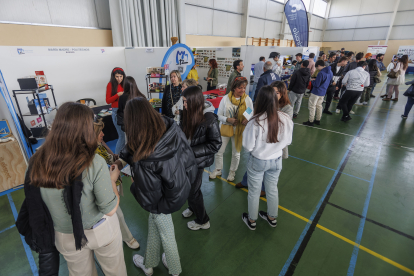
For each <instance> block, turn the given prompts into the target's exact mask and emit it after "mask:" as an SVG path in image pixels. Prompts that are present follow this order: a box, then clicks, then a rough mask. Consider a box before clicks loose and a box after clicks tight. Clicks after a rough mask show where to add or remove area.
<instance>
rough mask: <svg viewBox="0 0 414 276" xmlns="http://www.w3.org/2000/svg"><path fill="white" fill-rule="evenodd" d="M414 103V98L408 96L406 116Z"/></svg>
mask: <svg viewBox="0 0 414 276" xmlns="http://www.w3.org/2000/svg"><path fill="white" fill-rule="evenodd" d="M413 105H414V98H412V97H407V103H406V105H405V110H404V116H406V117H407V116H408V113H410V111H411V108H412V107H413Z"/></svg>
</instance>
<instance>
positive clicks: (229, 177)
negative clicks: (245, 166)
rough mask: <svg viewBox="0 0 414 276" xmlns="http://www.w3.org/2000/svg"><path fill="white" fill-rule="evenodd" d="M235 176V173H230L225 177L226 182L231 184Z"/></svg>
mask: <svg viewBox="0 0 414 276" xmlns="http://www.w3.org/2000/svg"><path fill="white" fill-rule="evenodd" d="M235 176H236V172H235V171H230V172H229V176H227V180H228V181H230V182H233V181H234V177H235Z"/></svg>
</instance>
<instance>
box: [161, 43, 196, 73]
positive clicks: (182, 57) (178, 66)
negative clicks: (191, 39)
mask: <svg viewBox="0 0 414 276" xmlns="http://www.w3.org/2000/svg"><path fill="white" fill-rule="evenodd" d="M161 66H162V67H164V68H166V70H167V68H168V69H169V71H170V72H171V71H173V70H178V71H179V72H180V74H181V79H185V78H186V77H187V75H188V73H190V70H191V68H192V67H193V66H194V55H193V52H192V51H191V50H190V48H189V47H188V46H187V45H185V44H181V43H178V44H175V45H173V46H171V47H170V49H168V51H167V53H166V54H165V56H164V59H163V61H162V64H161Z"/></svg>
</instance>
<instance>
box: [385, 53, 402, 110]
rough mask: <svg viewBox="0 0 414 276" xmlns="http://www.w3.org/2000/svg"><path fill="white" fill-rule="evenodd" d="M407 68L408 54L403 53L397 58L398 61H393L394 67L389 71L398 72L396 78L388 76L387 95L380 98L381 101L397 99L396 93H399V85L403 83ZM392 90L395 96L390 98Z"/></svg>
mask: <svg viewBox="0 0 414 276" xmlns="http://www.w3.org/2000/svg"><path fill="white" fill-rule="evenodd" d="M407 68H408V55H403V56H402V57H401V58H400V59H399V60H398V63H396V62H394V68H393V69H392V70H391V71H394V72H396V73H397V74H398V76H397V77H396V78H390V77H389V78H388V80H387V86H388V85H389V86H388V87H389V88H388V89H389V90H388V95H387V97H386V98H384V99H382V100H383V101H395V102H396V101H398V95H399V93H400V90H399V87H400V85H402V84H404V83H405V72H406V71H407ZM393 92H395V98H394V99H391V97H392V94H393Z"/></svg>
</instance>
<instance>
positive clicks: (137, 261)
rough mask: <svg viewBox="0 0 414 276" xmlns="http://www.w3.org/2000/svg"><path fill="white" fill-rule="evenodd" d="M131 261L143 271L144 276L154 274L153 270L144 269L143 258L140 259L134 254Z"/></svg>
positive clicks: (139, 256)
mask: <svg viewBox="0 0 414 276" xmlns="http://www.w3.org/2000/svg"><path fill="white" fill-rule="evenodd" d="M132 260H133V261H134V264H135V265H136V266H137V267H139V268H141V269H142V271H144V273H145V275H147V276H151V275H152V274H153V273H154V270H153V269H152V267H150V268H146V267H145V265H144V257H142V256H141V255H138V254H135V255H134V257H132Z"/></svg>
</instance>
